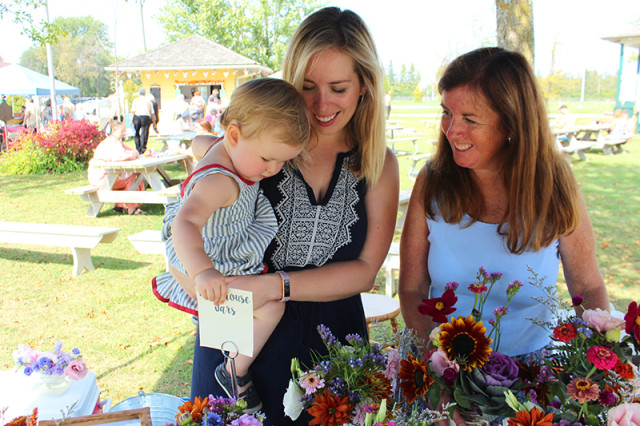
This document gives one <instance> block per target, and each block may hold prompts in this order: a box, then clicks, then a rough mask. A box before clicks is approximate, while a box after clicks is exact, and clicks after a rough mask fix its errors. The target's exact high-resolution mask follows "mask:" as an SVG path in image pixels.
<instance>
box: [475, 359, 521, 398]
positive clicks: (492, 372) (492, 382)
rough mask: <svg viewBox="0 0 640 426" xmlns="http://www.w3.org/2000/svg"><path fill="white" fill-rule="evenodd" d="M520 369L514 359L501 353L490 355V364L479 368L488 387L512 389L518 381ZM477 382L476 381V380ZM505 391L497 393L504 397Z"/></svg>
mask: <svg viewBox="0 0 640 426" xmlns="http://www.w3.org/2000/svg"><path fill="white" fill-rule="evenodd" d="M518 372H519V368H518V366H517V365H516V362H515V361H514V360H513V358H510V357H508V356H506V355H503V354H501V353H499V352H492V353H491V355H489V362H486V363H485V364H484V365H483V366H482V367H480V368H479V373H480V374H481V375H482V378H483V379H484V382H485V383H486V386H503V387H506V388H510V387H511V386H512V385H513V384H514V383H515V382H516V381H517V380H518ZM474 381H475V380H474ZM502 392H503V391H500V392H499V393H497V394H496V395H497V396H500V395H502Z"/></svg>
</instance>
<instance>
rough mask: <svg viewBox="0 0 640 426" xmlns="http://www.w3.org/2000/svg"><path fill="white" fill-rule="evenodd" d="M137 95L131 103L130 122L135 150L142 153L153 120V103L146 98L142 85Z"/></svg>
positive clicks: (145, 147) (145, 148) (144, 149)
mask: <svg viewBox="0 0 640 426" xmlns="http://www.w3.org/2000/svg"><path fill="white" fill-rule="evenodd" d="M138 94H139V96H138V97H137V98H135V99H134V100H133V102H132V103H131V114H132V115H133V119H132V124H133V128H134V130H135V136H134V139H135V142H136V150H137V151H138V153H140V154H143V153H144V152H145V151H146V150H147V141H148V140H149V127H150V126H151V124H152V123H153V121H154V118H153V116H154V115H153V104H152V103H151V101H150V100H149V98H147V96H146V95H145V94H146V91H145V89H144V87H141V88H140V90H139V92H138Z"/></svg>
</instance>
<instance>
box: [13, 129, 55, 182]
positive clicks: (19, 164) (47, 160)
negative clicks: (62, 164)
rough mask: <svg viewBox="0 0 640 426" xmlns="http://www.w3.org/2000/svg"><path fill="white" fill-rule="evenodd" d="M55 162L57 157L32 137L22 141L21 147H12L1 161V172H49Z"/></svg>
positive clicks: (14, 173) (20, 173)
mask: <svg viewBox="0 0 640 426" xmlns="http://www.w3.org/2000/svg"><path fill="white" fill-rule="evenodd" d="M54 164H55V158H54V156H53V155H51V153H47V152H46V150H45V149H44V148H41V147H40V146H38V144H37V143H36V142H35V141H34V140H33V139H32V138H28V139H25V140H23V141H22V142H21V147H20V149H15V150H14V149H12V150H11V151H10V152H9V154H8V155H7V156H6V158H5V160H4V161H2V162H0V174H4V175H32V174H44V173H47V172H48V171H49V170H50V169H51V168H52V167H53V166H54Z"/></svg>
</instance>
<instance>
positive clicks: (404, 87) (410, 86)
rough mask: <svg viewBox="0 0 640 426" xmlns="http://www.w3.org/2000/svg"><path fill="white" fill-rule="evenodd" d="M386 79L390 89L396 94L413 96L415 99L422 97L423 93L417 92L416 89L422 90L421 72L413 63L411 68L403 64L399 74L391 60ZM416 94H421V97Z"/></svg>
mask: <svg viewBox="0 0 640 426" xmlns="http://www.w3.org/2000/svg"><path fill="white" fill-rule="evenodd" d="M385 81H388V84H389V89H388V90H391V93H392V94H393V95H394V96H411V97H413V98H414V99H421V98H422V93H419V94H418V93H416V91H420V89H419V87H418V86H419V84H420V72H419V71H417V70H416V67H415V66H414V65H413V64H411V66H410V67H409V70H407V66H406V65H404V64H403V65H402V68H401V69H400V75H399V76H397V75H396V74H395V72H394V70H393V64H392V63H391V62H389V69H388V70H387V75H386V79H385ZM385 88H386V87H385ZM420 92H421V91H420ZM416 96H419V98H415V97H416Z"/></svg>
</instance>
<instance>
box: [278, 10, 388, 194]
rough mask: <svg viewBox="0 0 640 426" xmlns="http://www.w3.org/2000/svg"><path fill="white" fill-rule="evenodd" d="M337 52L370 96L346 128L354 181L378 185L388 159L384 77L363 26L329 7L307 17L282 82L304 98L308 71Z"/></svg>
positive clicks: (292, 46) (293, 44)
mask: <svg viewBox="0 0 640 426" xmlns="http://www.w3.org/2000/svg"><path fill="white" fill-rule="evenodd" d="M330 49H337V50H339V51H341V52H343V53H345V54H346V55H348V56H349V57H351V58H352V59H353V63H354V67H355V70H354V71H355V72H356V74H358V77H359V78H360V83H361V84H362V85H363V86H364V87H365V89H366V92H365V93H364V94H363V95H362V96H361V98H360V101H359V103H358V107H357V108H356V111H355V113H354V115H353V117H352V118H351V120H350V121H349V123H348V124H347V131H348V135H349V141H348V143H350V144H351V145H352V146H351V148H352V149H353V150H354V151H355V161H354V163H353V166H352V169H353V172H354V173H355V174H356V176H358V177H361V178H366V179H367V183H368V185H374V184H375V183H376V182H377V180H378V178H379V177H380V174H381V173H382V167H383V164H384V159H385V153H386V142H385V134H384V133H385V128H384V126H385V113H384V87H383V81H384V71H383V67H382V65H381V64H380V60H379V59H378V53H377V51H376V47H375V43H374V42H373V38H372V37H371V33H370V32H369V29H368V28H367V26H366V24H365V23H364V21H363V20H362V19H361V18H360V16H358V15H357V14H355V13H354V12H352V11H350V10H344V11H343V10H340V9H339V8H337V7H326V8H323V9H320V10H318V11H316V12H314V13H312V14H311V15H309V16H308V17H307V18H306V19H305V20H304V21H303V22H302V23H301V24H300V26H299V27H298V29H297V30H296V32H295V34H294V35H293V37H292V38H291V40H290V42H289V47H288V49H287V53H286V55H285V58H284V63H283V66H282V77H283V78H284V79H285V80H287V81H290V82H291V83H293V85H294V86H295V87H296V89H298V90H299V91H301V92H302V86H303V83H304V77H305V73H306V70H307V66H308V65H309V64H310V63H311V64H312V61H313V58H314V57H316V56H317V55H319V54H321V53H323V52H326V51H327V50H330Z"/></svg>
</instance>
